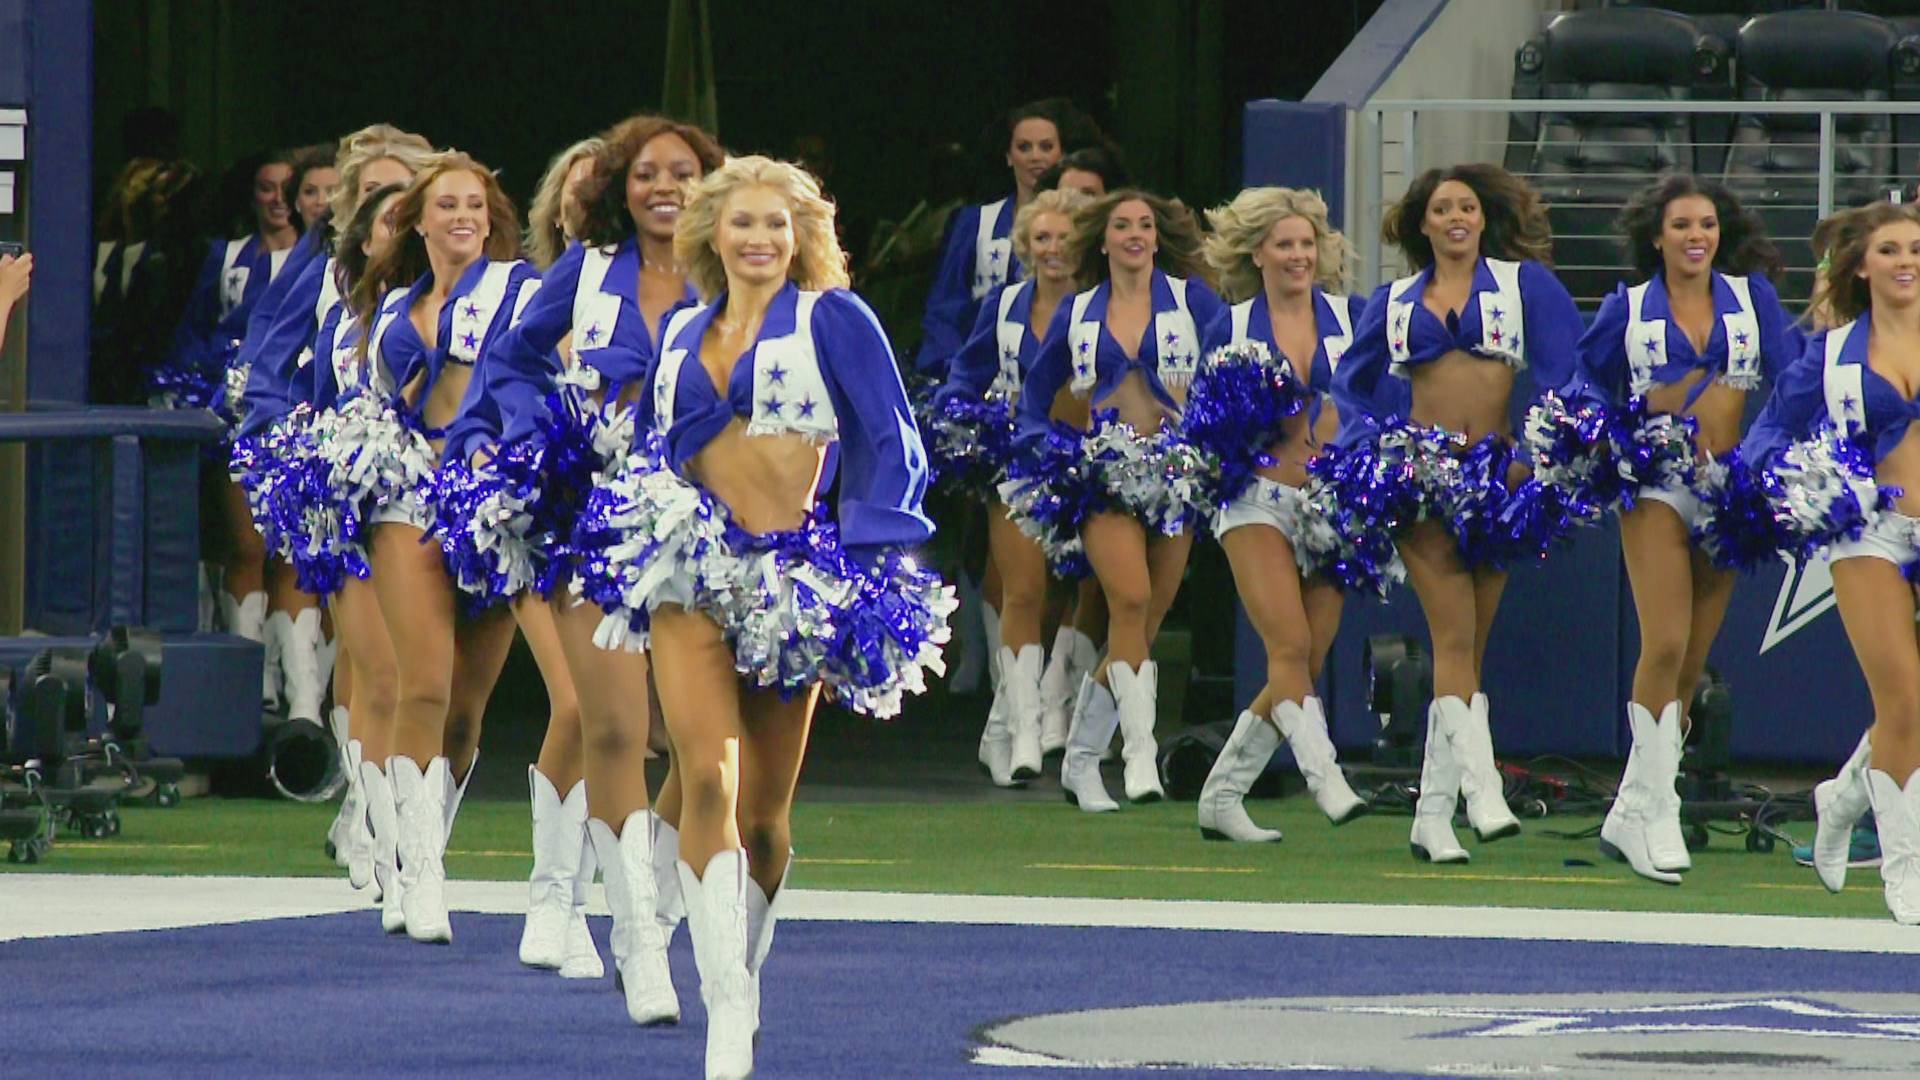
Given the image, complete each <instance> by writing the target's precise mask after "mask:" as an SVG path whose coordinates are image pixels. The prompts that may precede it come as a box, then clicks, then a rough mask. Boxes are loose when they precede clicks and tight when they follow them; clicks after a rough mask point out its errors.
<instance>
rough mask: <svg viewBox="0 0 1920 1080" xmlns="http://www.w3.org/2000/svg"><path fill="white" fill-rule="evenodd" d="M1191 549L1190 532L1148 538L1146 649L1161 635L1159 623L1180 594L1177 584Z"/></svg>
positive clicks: (1181, 578)
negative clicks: (1149, 592)
mask: <svg viewBox="0 0 1920 1080" xmlns="http://www.w3.org/2000/svg"><path fill="white" fill-rule="evenodd" d="M1192 551H1193V534H1192V533H1191V532H1181V533H1179V534H1178V535H1175V536H1154V537H1150V538H1149V539H1148V541H1147V578H1148V580H1149V581H1151V582H1152V588H1153V594H1152V599H1151V600H1149V601H1148V604H1147V651H1148V652H1149V653H1151V652H1152V651H1153V642H1154V639H1155V638H1158V637H1159V636H1160V627H1161V624H1163V623H1165V622H1166V621H1167V612H1169V611H1171V610H1173V601H1174V599H1175V598H1176V597H1178V596H1179V595H1180V583H1181V582H1182V581H1184V580H1186V576H1187V556H1188V554H1190V553H1191V552H1192Z"/></svg>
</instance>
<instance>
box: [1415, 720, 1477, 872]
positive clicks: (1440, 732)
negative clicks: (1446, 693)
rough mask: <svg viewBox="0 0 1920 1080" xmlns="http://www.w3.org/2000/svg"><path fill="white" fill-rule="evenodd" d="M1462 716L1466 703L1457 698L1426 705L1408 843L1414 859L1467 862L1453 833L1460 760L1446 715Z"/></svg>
mask: <svg viewBox="0 0 1920 1080" xmlns="http://www.w3.org/2000/svg"><path fill="white" fill-rule="evenodd" d="M1450 712H1451V713H1456V714H1460V715H1464V714H1466V713H1467V712H1468V705H1467V703H1466V702H1464V701H1461V700H1460V699H1459V698H1457V697H1444V698H1437V699H1435V700H1434V702H1433V703H1432V704H1431V705H1428V706H1427V750H1426V754H1425V756H1424V757H1423V758H1422V760H1421V762H1420V797H1419V799H1417V800H1416V801H1415V802H1414V805H1413V835H1412V837H1411V840H1410V843H1411V844H1412V847H1413V854H1414V856H1415V857H1416V858H1420V859H1424V860H1426V861H1427V862H1435V863H1455V862H1461V863H1463V862H1466V861H1467V859H1468V855H1467V850H1466V849H1465V848H1463V847H1461V846H1460V842H1459V841H1458V840H1455V839H1454V836H1453V810H1454V807H1455V806H1456V805H1457V804H1458V803H1459V801H1460V774H1461V771H1462V770H1461V767H1460V762H1459V760H1458V759H1457V758H1456V757H1455V756H1454V746H1455V741H1454V739H1452V738H1451V737H1449V733H1448V730H1447V727H1448V719H1449V717H1448V714H1449V713H1450Z"/></svg>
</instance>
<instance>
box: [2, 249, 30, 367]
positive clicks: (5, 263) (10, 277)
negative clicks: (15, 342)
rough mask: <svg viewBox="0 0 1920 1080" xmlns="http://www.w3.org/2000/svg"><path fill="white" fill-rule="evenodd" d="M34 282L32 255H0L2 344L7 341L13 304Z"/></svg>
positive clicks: (18, 300) (25, 293) (17, 301)
mask: <svg viewBox="0 0 1920 1080" xmlns="http://www.w3.org/2000/svg"><path fill="white" fill-rule="evenodd" d="M32 284H33V256H32V255H17V256H16V255H0V345H5V344H6V343H7V320H8V318H9V317H11V316H12V315H13V305H15V304H17V303H19V302H20V298H21V297H23V296H25V295H27V289H28V288H29V287H31V286H32Z"/></svg>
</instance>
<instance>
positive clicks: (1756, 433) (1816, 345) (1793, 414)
mask: <svg viewBox="0 0 1920 1080" xmlns="http://www.w3.org/2000/svg"><path fill="white" fill-rule="evenodd" d="M1826 368H1827V335H1826V334H1825V333H1824V332H1822V333H1818V334H1815V335H1814V336H1813V337H1811V338H1809V339H1808V340H1807V345H1806V348H1805V350H1803V351H1802V352H1801V354H1800V358H1799V359H1798V360H1795V361H1794V362H1793V364H1792V366H1790V367H1788V368H1787V369H1786V370H1785V371H1783V372H1781V373H1780V375H1779V377H1778V378H1776V379H1775V380H1774V383H1773V393H1772V394H1770V395H1768V397H1767V404H1766V406H1765V407H1764V408H1762V409H1761V410H1760V415H1759V416H1757V417H1755V418H1754V421H1753V426H1752V427H1750V428H1748V429H1747V434H1746V437H1745V438H1744V439H1742V440H1741V441H1740V457H1741V458H1742V459H1743V460H1744V461H1745V462H1746V463H1747V464H1748V465H1751V466H1753V467H1755V468H1758V467H1760V466H1762V465H1765V464H1766V463H1767V462H1768V461H1769V460H1770V459H1771V458H1772V457H1773V455H1774V454H1776V453H1779V452H1780V451H1781V450H1783V449H1785V448H1786V447H1787V446H1788V445H1789V444H1791V443H1793V442H1795V441H1797V440H1800V439H1804V438H1806V437H1807V436H1809V435H1811V434H1813V429H1814V426H1815V425H1816V424H1817V423H1818V422H1819V418H1820V417H1821V416H1823V415H1824V414H1825V409H1826Z"/></svg>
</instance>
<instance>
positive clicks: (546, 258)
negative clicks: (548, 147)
mask: <svg viewBox="0 0 1920 1080" xmlns="http://www.w3.org/2000/svg"><path fill="white" fill-rule="evenodd" d="M606 145H607V144H606V141H605V140H603V139H601V138H600V137H599V136H594V137H592V138H588V139H581V140H580V141H579V142H577V143H574V144H573V145H572V146H569V147H567V148H566V149H565V150H562V151H560V152H559V153H558V154H555V155H554V157H553V160H552V161H550V162H548V163H547V171H546V174H545V175H544V176H542V177H541V178H540V186H539V187H538V188H535V189H534V193H533V201H532V202H531V203H529V204H527V240H526V249H527V258H528V259H529V260H531V261H532V262H533V265H535V266H537V267H539V268H540V270H541V272H542V273H544V272H545V271H546V270H547V269H549V268H550V267H552V266H553V264H554V263H555V262H558V261H559V259H560V255H561V253H563V252H565V251H566V250H567V245H568V244H571V243H573V239H574V237H576V236H578V235H580V215H581V209H582V208H581V206H580V185H582V184H584V183H586V180H587V177H589V176H592V175H593V158H594V155H595V154H598V153H599V152H600V151H601V150H603V149H605V147H606Z"/></svg>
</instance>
